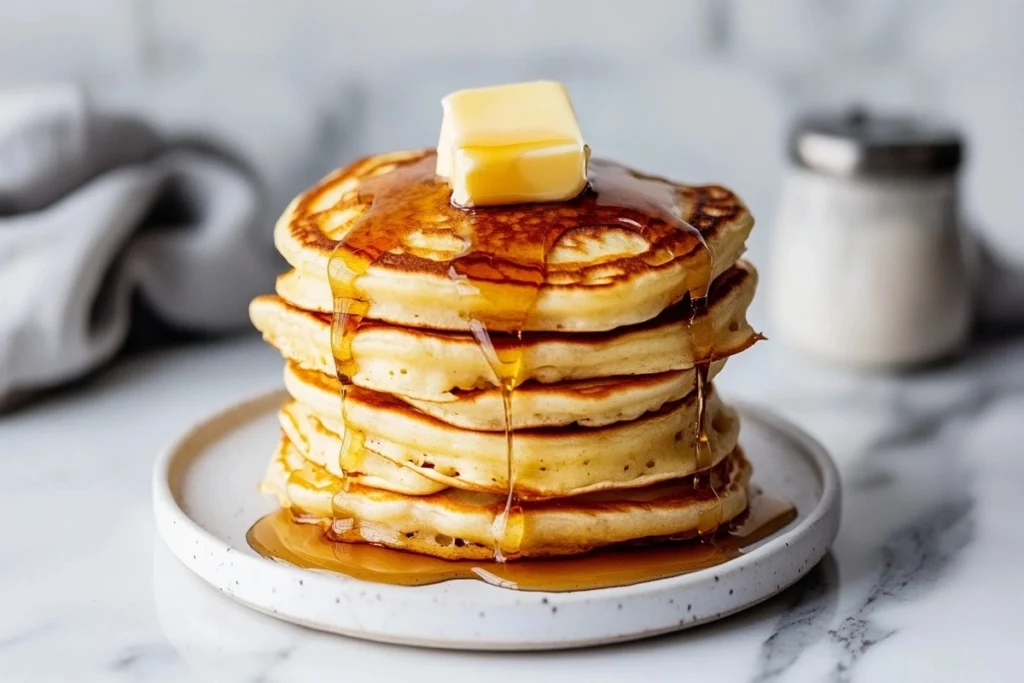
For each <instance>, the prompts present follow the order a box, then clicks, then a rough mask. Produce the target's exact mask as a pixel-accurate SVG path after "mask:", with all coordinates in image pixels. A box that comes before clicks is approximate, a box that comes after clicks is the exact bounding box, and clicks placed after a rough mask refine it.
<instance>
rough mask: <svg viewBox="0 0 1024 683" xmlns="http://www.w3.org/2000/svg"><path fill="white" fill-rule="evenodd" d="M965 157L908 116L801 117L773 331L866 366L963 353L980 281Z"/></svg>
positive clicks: (956, 139) (784, 212) (948, 137)
mask: <svg viewBox="0 0 1024 683" xmlns="http://www.w3.org/2000/svg"><path fill="white" fill-rule="evenodd" d="M962 156H963V142H962V140H961V137H960V135H959V134H958V133H957V132H956V131H955V130H953V129H950V128H948V127H941V126H937V125H933V124H930V123H927V122H924V121H921V120H915V119H912V118H902V117H884V116H870V115H868V114H867V113H865V112H863V111H860V110H855V111H852V112H850V113H847V114H823V115H814V116H809V117H807V118H805V119H803V120H802V121H800V122H799V123H798V125H797V126H796V127H795V128H794V130H793V133H792V135H791V138H790V159H791V168H790V170H789V174H788V177H787V178H786V180H785V183H784V186H783V192H782V197H781V202H780V205H779V209H778V214H777V216H776V222H775V225H774V226H773V227H774V229H773V234H772V258H771V260H772V268H771V271H772V285H771V289H770V292H771V294H770V296H771V304H772V309H773V310H772V312H773V318H774V322H775V327H776V330H775V331H776V333H777V334H778V335H779V336H780V337H781V338H782V339H783V340H785V341H788V342H789V343H791V344H793V345H794V346H796V347H799V348H802V349H805V350H807V351H810V352H812V353H814V354H816V355H819V356H823V357H826V358H829V359H832V360H835V361H839V362H843V363H849V364H854V365H862V366H883V367H884V366H904V365H913V364H918V363H924V362H928V361H934V360H937V359H940V358H942V357H944V356H947V355H949V354H951V353H954V352H956V351H957V350H959V349H961V348H962V347H963V346H964V345H965V343H966V342H967V340H968V337H969V333H970V327H971V321H972V318H973V279H974V278H973V277H972V268H971V267H970V258H969V256H968V249H967V248H966V244H965V239H964V235H963V234H962V230H961V226H960V223H959V220H958V211H957V186H958V182H957V173H958V170H959V168H960V164H961V159H962Z"/></svg>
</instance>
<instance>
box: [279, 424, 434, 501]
mask: <svg viewBox="0 0 1024 683" xmlns="http://www.w3.org/2000/svg"><path fill="white" fill-rule="evenodd" d="M277 417H278V422H279V423H280V425H281V431H282V432H283V433H284V435H285V436H286V437H287V438H288V440H289V441H291V442H292V443H293V444H295V447H296V448H297V449H298V451H299V452H300V453H302V455H303V457H305V458H307V459H308V460H309V461H310V462H311V463H313V464H314V465H317V466H319V467H323V468H324V469H325V470H327V471H328V472H329V473H330V474H332V475H333V476H335V477H339V478H340V477H348V478H349V479H350V480H351V481H352V482H354V483H357V484H360V485H361V486H370V487H373V488H378V489H383V490H385V491H394V492H396V493H405V494H407V495H410V496H425V495H428V494H431V493H437V492H438V491H442V490H444V489H446V488H448V486H447V485H446V484H443V483H441V482H438V481H434V480H433V479H428V478H426V477H424V476H423V475H422V474H419V473H417V472H416V471H415V470H413V469H412V468H409V467H403V466H401V465H398V464H396V463H394V462H392V461H391V460H388V459H387V458H385V457H384V456H382V455H380V454H378V453H375V452H373V451H371V450H369V449H367V448H352V449H349V452H347V453H345V454H344V457H342V455H341V440H340V439H339V438H338V436H337V435H336V434H326V433H324V432H325V430H324V429H323V427H322V426H321V424H320V423H319V421H315V420H312V419H311V418H310V416H309V415H308V414H307V413H306V412H305V411H301V410H298V409H296V408H292V409H287V408H285V409H282V410H279V411H278V415H277Z"/></svg>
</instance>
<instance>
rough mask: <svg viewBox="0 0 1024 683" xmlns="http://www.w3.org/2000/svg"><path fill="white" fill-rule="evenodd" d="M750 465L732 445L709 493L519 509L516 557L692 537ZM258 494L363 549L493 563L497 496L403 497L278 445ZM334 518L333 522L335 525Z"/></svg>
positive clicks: (611, 495) (654, 489)
mask: <svg viewBox="0 0 1024 683" xmlns="http://www.w3.org/2000/svg"><path fill="white" fill-rule="evenodd" d="M750 471H751V469H750V464H749V463H748V462H747V461H746V459H745V458H744V457H743V454H742V452H741V451H740V450H739V449H738V448H737V449H735V450H734V451H733V452H732V453H731V454H729V456H728V457H726V458H725V459H724V460H723V461H722V462H721V463H720V464H719V465H718V466H716V467H715V468H714V469H713V470H712V471H711V478H712V483H713V484H714V489H715V491H716V492H717V494H718V496H717V501H718V502H716V498H715V497H714V496H711V495H710V494H709V493H708V492H707V491H695V490H694V489H693V488H692V486H691V485H690V484H689V483H688V482H689V480H686V481H684V482H679V481H671V482H663V483H661V484H655V485H653V486H648V487H645V488H643V489H636V490H628V491H614V492H600V493H591V494H586V495H582V496H577V497H574V498H568V499H561V500H557V501H550V502H535V503H524V504H523V506H522V510H523V537H522V541H521V543H520V544H519V552H518V557H550V556H559V555H573V554H579V553H583V552H587V551H589V550H593V549H595V548H599V547H602V546H607V545H612V544H618V543H628V542H631V541H638V540H645V539H654V538H663V537H679V536H692V535H694V534H695V533H696V530H697V529H698V528H699V526H700V524H701V521H702V519H703V520H706V519H707V517H708V516H709V515H714V516H715V517H717V516H718V515H717V513H716V512H715V507H716V506H717V505H719V504H720V505H721V522H722V523H726V522H728V521H730V520H732V519H733V518H735V517H736V516H738V515H739V514H740V513H742V512H743V510H745V509H746V506H747V484H748V482H749V479H750ZM261 488H262V490H263V491H264V492H265V493H270V494H274V495H276V496H277V498H278V501H279V502H280V504H281V506H282V507H288V508H291V510H292V512H293V513H294V514H295V515H296V516H297V517H298V518H300V519H302V520H303V521H306V522H311V523H320V524H322V525H324V526H325V527H328V526H329V527H330V530H331V535H332V536H334V537H335V538H336V539H337V540H340V541H347V542H370V543H375V544H378V545H384V546H388V547H391V548H397V549H400V550H407V551H412V552H417V553H423V554H428V555H434V556H436V557H441V558H444V559H450V560H455V559H478V560H490V559H492V553H493V545H494V538H495V534H494V527H495V519H496V517H497V516H498V515H499V514H500V512H501V510H502V509H503V506H504V500H505V499H504V496H501V495H488V494H479V493H472V492H468V491H459V490H455V489H449V490H446V491H442V492H440V493H435V494H433V495H430V496H406V495H402V494H398V493H393V492H390V491H381V490H378V489H374V488H367V487H364V486H359V485H357V484H354V485H349V486H347V487H346V486H345V484H344V483H343V482H342V480H340V479H339V478H337V477H335V476H333V475H332V474H330V473H329V472H327V471H326V470H325V469H323V468H322V467H319V466H317V465H315V464H313V463H311V462H310V461H308V460H306V459H305V458H304V457H303V456H302V455H301V454H299V453H298V451H297V450H295V448H293V447H292V445H291V444H290V443H289V442H288V440H287V439H282V440H281V443H280V445H279V449H278V452H277V453H276V454H275V455H274V457H273V458H272V460H271V462H270V465H269V467H268V468H267V472H266V475H265V477H264V480H263V483H262V486H261ZM331 520H334V521H333V522H332V521H331Z"/></svg>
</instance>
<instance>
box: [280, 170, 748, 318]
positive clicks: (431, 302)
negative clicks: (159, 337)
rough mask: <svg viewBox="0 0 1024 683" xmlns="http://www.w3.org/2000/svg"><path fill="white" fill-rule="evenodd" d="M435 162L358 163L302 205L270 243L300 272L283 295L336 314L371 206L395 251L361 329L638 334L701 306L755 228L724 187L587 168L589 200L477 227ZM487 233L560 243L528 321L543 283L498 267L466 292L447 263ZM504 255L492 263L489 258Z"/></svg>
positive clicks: (522, 241)
mask: <svg viewBox="0 0 1024 683" xmlns="http://www.w3.org/2000/svg"><path fill="white" fill-rule="evenodd" d="M434 163H435V162H434V154H433V152H425V151H410V152H400V153H394V154H388V155H383V156H376V157H368V158H364V159H361V160H359V161H356V162H355V163H353V164H352V165H350V166H348V167H347V168H344V169H340V170H338V171H336V172H335V173H332V174H331V175H329V176H327V177H326V178H324V179H323V180H322V181H321V182H320V183H319V184H318V185H316V186H315V187H313V188H312V189H311V190H309V191H308V192H306V193H304V194H302V195H300V196H299V197H297V198H295V199H294V200H293V201H292V202H291V204H290V205H289V206H288V208H287V209H286V210H285V212H284V214H283V215H282V216H281V218H280V219H279V220H278V222H277V225H276V227H275V230H274V241H275V244H276V245H277V248H278V251H280V253H281V254H282V255H283V256H284V258H285V259H286V260H287V261H288V263H289V264H291V266H292V267H293V268H294V269H295V271H294V273H293V274H291V275H289V276H286V278H283V279H282V282H281V283H279V286H280V293H281V294H282V296H284V297H285V298H286V299H287V300H289V301H290V302H291V303H292V304H294V305H297V306H299V307H300V308H304V309H306V310H313V311H320V312H328V311H331V310H332V307H333V296H332V290H331V288H330V286H329V283H328V278H327V273H328V265H329V262H330V260H331V255H332V253H334V250H335V248H336V247H338V245H339V243H340V242H343V241H344V240H345V238H346V237H347V236H348V235H349V233H350V231H351V230H352V229H353V227H354V226H355V225H357V224H361V225H365V224H366V223H365V222H366V221H367V220H368V219H369V218H368V217H369V216H371V213H372V212H373V209H372V208H371V206H372V201H373V198H374V197H375V196H377V194H380V195H382V196H384V195H386V196H387V197H389V198H390V202H389V205H388V208H389V209H390V212H389V213H387V214H386V215H378V214H376V213H373V216H374V217H376V218H379V219H380V221H378V222H381V221H385V222H387V223H388V224H387V225H381V226H378V227H379V228H381V230H380V234H382V235H385V236H386V237H387V238H388V240H389V242H390V241H396V240H397V243H396V244H394V245H390V244H389V246H388V247H385V249H386V251H384V253H383V254H381V255H380V257H379V258H376V259H375V261H374V262H373V263H372V265H370V266H369V268H368V270H366V272H365V273H364V274H362V275H361V276H360V277H359V278H358V282H357V284H356V287H357V289H358V290H359V294H360V298H362V299H364V300H366V301H368V302H369V310H368V312H367V313H366V314H365V317H366V318H369V319H373V320H379V321H384V322H389V323H392V324H397V325H405V326H414V327H425V328H429V329H434V330H469V329H470V325H471V321H472V320H485V321H487V327H488V329H490V330H492V331H496V330H497V331H500V330H504V331H513V332H514V331H518V330H520V329H522V330H533V331H572V332H582V331H605V330H612V329H614V328H617V327H622V326H626V325H634V324H637V323H641V322H644V321H646V320H650V319H651V318H654V317H655V316H657V315H658V314H659V313H661V312H662V311H663V310H664V309H665V308H667V307H669V306H670V305H672V304H673V303H675V302H678V301H680V300H682V299H683V298H684V297H685V296H686V295H687V294H690V295H691V296H703V295H704V293H705V290H706V287H707V283H708V281H709V280H710V278H712V277H716V276H718V275H719V274H721V273H723V272H725V271H726V270H727V269H728V268H729V267H730V266H731V265H732V264H733V263H734V262H735V261H736V260H737V259H738V258H739V257H740V256H741V255H742V253H743V251H744V242H745V240H746V238H747V236H748V235H749V233H750V230H751V228H752V227H753V218H752V217H751V215H750V213H749V211H748V210H747V208H746V207H745V206H744V205H743V203H742V201H740V199H739V198H738V197H737V196H736V195H735V194H733V193H732V192H730V191H729V190H727V189H725V188H722V187H719V186H700V187H687V186H684V185H678V184H674V183H670V182H669V181H665V180H663V179H659V178H653V177H651V176H644V175H641V174H638V173H635V172H633V171H631V170H629V169H626V168H625V167H622V166H619V165H616V164H612V163H610V162H606V161H602V160H599V159H593V160H591V185H592V187H594V188H595V189H594V190H593V191H588V192H585V193H584V194H583V195H581V196H580V197H578V198H576V199H574V200H571V201H569V202H559V203H555V204H548V205H545V204H527V205H517V206H504V207H500V208H497V209H496V210H495V211H488V210H487V209H476V210H474V211H473V212H472V216H473V218H472V220H470V219H467V214H466V213H465V212H462V211H460V210H458V209H455V208H453V207H452V206H451V205H450V203H449V196H448V195H449V192H448V190H447V185H446V184H445V183H444V181H443V180H439V179H437V178H435V177H434ZM421 186H422V187H421ZM603 186H607V188H608V189H607V191H604V192H602V190H601V189H600V188H601V187H603ZM417 188H421V189H422V188H426V190H428V191H427V192H426V193H423V192H414V191H413V190H416V189H417ZM403 192H405V193H406V194H408V195H409V197H408V201H405V202H403V201H402V199H403V194H402V193H403ZM612 202H618V203H621V204H623V206H624V207H625V208H622V209H621V210H618V208H617V207H616V206H612V205H611V203H612ZM383 203H384V202H383V201H382V204H383ZM661 216H663V217H661ZM679 218H681V219H682V220H683V221H684V222H685V223H683V224H681V225H682V228H681V227H680V224H679ZM485 220H489V221H493V222H494V223H495V224H496V225H498V229H496V230H495V231H494V233H493V234H498V235H499V238H498V239H500V240H504V241H505V242H506V243H508V244H509V245H510V246H508V247H507V249H506V250H511V249H515V248H516V247H517V246H520V245H537V244H541V243H545V242H547V241H548V239H549V238H551V239H554V244H553V245H552V247H551V249H550V250H549V251H547V252H546V254H544V255H543V256H544V258H543V263H544V266H545V267H544V269H543V270H544V271H545V272H544V273H543V274H542V282H541V283H540V284H539V289H537V291H536V298H535V300H533V301H532V305H531V306H529V307H528V309H529V312H528V313H527V314H526V315H525V319H524V318H523V315H524V313H523V310H522V299H523V296H524V288H525V289H526V290H529V291H531V292H532V290H533V289H534V287H535V283H534V282H533V281H530V280H529V279H528V276H529V275H532V276H536V275H537V273H536V272H534V271H532V270H530V269H522V268H520V269H519V270H518V271H517V270H516V269H515V268H505V269H503V268H502V267H501V266H500V265H498V266H494V268H493V269H492V270H494V271H495V273H496V274H495V275H492V276H489V277H488V278H484V279H485V280H486V281H485V282H484V281H482V280H480V279H478V278H473V280H472V286H470V287H466V286H465V283H464V282H462V281H461V280H459V279H458V278H454V279H453V277H452V274H451V271H452V268H451V265H452V263H453V260H454V259H457V258H460V257H464V256H465V255H466V253H468V252H467V250H472V249H473V248H474V247H473V245H470V244H468V243H467V239H469V238H468V237H467V235H468V234H473V237H472V239H483V233H482V226H483V225H484V221H485ZM698 232H699V235H698ZM552 236H553V237H552ZM490 246H491V247H492V249H493V247H494V245H490ZM498 253H501V252H499V251H497V250H491V251H489V252H488V251H487V250H485V256H487V258H491V257H492V256H493V255H494V254H498ZM708 253H710V268H709V267H708V266H709V264H708ZM708 270H710V274H709V273H708V272H707V271H708ZM524 271H530V273H527V274H524ZM484 285H486V287H485V286H484ZM530 298H531V299H532V296H530Z"/></svg>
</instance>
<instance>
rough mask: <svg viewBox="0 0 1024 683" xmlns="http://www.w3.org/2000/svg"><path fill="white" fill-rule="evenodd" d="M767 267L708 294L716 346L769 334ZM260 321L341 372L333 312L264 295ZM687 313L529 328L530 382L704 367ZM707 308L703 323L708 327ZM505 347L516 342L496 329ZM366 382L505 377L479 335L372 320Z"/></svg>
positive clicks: (431, 395)
mask: <svg viewBox="0 0 1024 683" xmlns="http://www.w3.org/2000/svg"><path fill="white" fill-rule="evenodd" d="M756 285H757V272H756V271H755V270H754V268H753V266H751V265H750V264H749V263H746V262H744V261H740V262H738V263H737V264H736V265H735V266H734V267H733V268H730V269H729V270H728V271H726V272H725V273H723V274H722V275H721V276H719V277H718V278H717V279H716V280H715V282H714V284H713V285H712V288H711V292H710V294H709V297H708V306H707V312H706V313H705V314H704V315H706V316H709V317H710V319H711V323H712V325H713V327H714V331H715V334H714V337H715V338H714V340H713V354H714V357H715V358H726V357H728V356H730V355H732V354H735V353H738V352H740V351H743V350H744V349H746V348H749V347H750V346H751V345H753V344H754V343H755V342H757V341H758V339H760V335H758V334H757V333H756V332H755V331H754V330H753V329H752V328H751V327H750V324H749V323H748V322H747V320H746V311H747V308H748V306H749V305H750V301H751V299H752V298H753V296H754V290H755V287H756ZM249 315H250V317H251V318H252V321H253V324H254V325H255V326H256V327H257V328H258V329H259V330H260V331H261V332H262V333H263V337H264V339H266V340H267V341H268V342H269V343H270V344H271V345H272V346H274V347H276V348H277V349H279V350H280V351H281V353H282V354H283V355H284V356H285V358H287V359H289V360H290V361H292V362H294V363H295V364H296V365H298V366H299V367H300V368H302V369H304V370H315V371H318V372H321V373H325V374H329V375H333V374H334V373H335V369H334V358H333V355H332V353H331V319H330V316H329V315H327V314H323V315H321V314H316V313H311V312H307V311H303V310H300V309H298V308H295V307H293V306H289V305H288V304H286V303H285V302H284V301H282V300H281V299H280V298H278V297H273V296H263V297H257V298H256V299H254V300H253V302H252V304H251V305H250V307H249ZM688 317H689V316H688V314H687V312H686V311H679V310H670V311H667V312H665V313H663V314H662V315H660V316H658V317H657V318H655V319H653V320H650V321H648V322H646V323H643V324H640V325H635V326H632V327H627V328H623V329H619V330H614V331H608V332H598V333H586V334H572V335H568V334H553V333H532V334H526V335H524V337H523V342H522V349H523V355H522V369H521V374H520V377H521V381H522V382H528V381H530V380H536V381H539V382H544V383H554V382H560V381H570V380H580V379H591V378H596V377H608V376H615V375H619V376H625V375H647V374H658V373H662V372H667V371H671V370H684V369H686V368H691V367H693V365H694V360H695V358H696V357H697V351H696V350H695V348H694V335H693V330H692V329H691V327H690V324H689V323H688ZM702 317H703V316H698V318H697V319H696V321H695V323H694V325H702V323H701V318H702ZM491 338H492V341H493V343H494V344H495V346H497V347H498V348H502V347H503V346H507V345H509V344H511V343H513V340H512V339H510V338H509V337H506V336H504V335H498V334H494V335H491ZM352 353H353V357H354V360H355V365H356V368H357V371H356V373H355V375H354V376H353V378H352V379H353V382H354V383H355V384H357V385H359V386H362V387H365V388H368V389H373V390H375V391H383V392H388V393H392V394H397V395H401V396H404V397H407V398H411V399H420V400H424V401H431V402H443V401H455V400H457V399H458V395H457V394H458V392H456V391H453V390H457V389H461V390H473V389H481V388H488V387H493V386H496V385H497V382H496V379H495V375H494V370H493V369H492V367H491V364H490V363H488V361H487V359H486V357H485V356H484V354H483V352H482V351H481V350H480V346H479V344H478V342H477V340H476V339H474V337H473V336H472V335H471V334H467V333H457V332H436V331H430V330H422V329H416V328H410V327H400V326H395V325H388V324H384V323H378V322H372V321H364V322H363V325H362V326H361V327H360V328H359V329H358V331H357V332H356V334H355V338H354V339H353V341H352Z"/></svg>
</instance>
